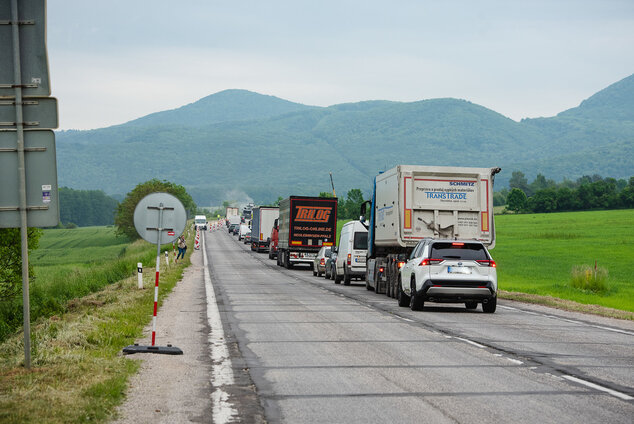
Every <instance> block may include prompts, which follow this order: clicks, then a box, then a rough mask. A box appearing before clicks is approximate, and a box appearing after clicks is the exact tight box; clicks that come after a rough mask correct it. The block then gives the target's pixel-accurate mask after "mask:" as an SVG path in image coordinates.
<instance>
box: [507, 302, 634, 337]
mask: <svg viewBox="0 0 634 424" xmlns="http://www.w3.org/2000/svg"><path fill="white" fill-rule="evenodd" d="M500 308H503V309H508V310H511V311H519V312H523V313H525V314H529V315H537V316H541V317H546V318H552V319H558V320H560V321H565V322H569V323H572V324H577V325H585V326H588V327H593V328H598V329H600V330H606V331H612V332H614V333H620V334H627V335H628V336H634V333H633V332H631V331H627V330H621V329H618V328H611V327H604V326H602V325H595V324H588V323H586V322H583V321H578V320H575V319H568V318H562V317H558V316H556V315H549V314H542V313H539V312H533V311H526V310H523V309H519V308H513V307H512V306H502V305H500Z"/></svg>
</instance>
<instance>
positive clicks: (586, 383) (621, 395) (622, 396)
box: [562, 375, 634, 400]
mask: <svg viewBox="0 0 634 424" xmlns="http://www.w3.org/2000/svg"><path fill="white" fill-rule="evenodd" d="M562 377H563V378H565V379H566V380H570V381H574V382H575V383H579V384H583V385H584V386H587V387H590V388H592V389H595V390H600V391H602V392H606V393H609V394H611V395H612V396H615V397H617V398H619V399H623V400H632V399H634V398H633V397H632V396H628V395H626V394H625V393H621V392H617V391H616V390H612V389H608V388H607V387H603V386H599V385H598V384H594V383H591V382H589V381H586V380H582V379H580V378H577V377H573V376H571V375H562Z"/></svg>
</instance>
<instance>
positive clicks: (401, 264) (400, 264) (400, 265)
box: [398, 261, 405, 269]
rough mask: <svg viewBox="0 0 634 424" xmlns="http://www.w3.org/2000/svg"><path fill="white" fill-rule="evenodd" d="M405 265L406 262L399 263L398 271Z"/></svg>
mask: <svg viewBox="0 0 634 424" xmlns="http://www.w3.org/2000/svg"><path fill="white" fill-rule="evenodd" d="M403 265H405V261H398V269H401V268H403Z"/></svg>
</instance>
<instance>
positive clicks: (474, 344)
mask: <svg viewBox="0 0 634 424" xmlns="http://www.w3.org/2000/svg"><path fill="white" fill-rule="evenodd" d="M456 339H458V340H462V341H463V342H466V343H469V344H471V345H473V346H476V347H479V348H481V349H484V348H485V347H486V346H483V345H481V344H480V343H476V342H474V341H473V340H469V339H463V338H462V337H456Z"/></svg>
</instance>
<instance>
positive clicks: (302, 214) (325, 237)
mask: <svg viewBox="0 0 634 424" xmlns="http://www.w3.org/2000/svg"><path fill="white" fill-rule="evenodd" d="M278 223H279V225H278V227H279V231H278V238H279V239H278V252H277V253H278V254H277V264H278V265H279V266H283V267H285V268H292V267H293V265H295V264H299V263H305V264H308V265H311V266H312V264H313V260H314V259H315V256H316V254H317V252H319V249H321V247H322V246H333V245H334V243H335V241H336V232H337V199H336V198H321V197H303V196H291V197H289V198H288V199H284V200H282V201H281V202H280V217H279V220H278Z"/></svg>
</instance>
